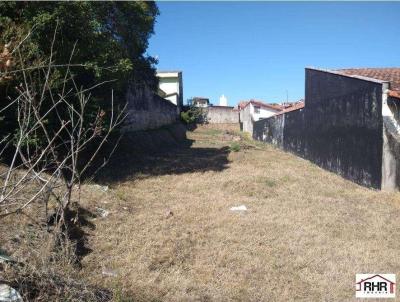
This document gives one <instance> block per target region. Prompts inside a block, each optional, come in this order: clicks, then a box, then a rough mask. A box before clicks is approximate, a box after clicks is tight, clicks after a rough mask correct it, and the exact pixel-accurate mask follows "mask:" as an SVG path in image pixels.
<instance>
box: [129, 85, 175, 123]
mask: <svg viewBox="0 0 400 302" xmlns="http://www.w3.org/2000/svg"><path fill="white" fill-rule="evenodd" d="M126 99H127V102H128V108H127V109H128V115H127V118H126V120H125V124H124V130H125V131H137V130H147V129H156V128H159V127H162V126H165V125H170V124H173V123H175V122H176V121H177V120H178V107H177V106H176V105H174V104H172V103H171V102H170V101H168V100H166V99H163V98H162V97H160V96H158V95H157V94H155V93H153V92H152V91H151V90H150V89H147V88H136V89H133V88H130V89H128V92H127V94H126Z"/></svg>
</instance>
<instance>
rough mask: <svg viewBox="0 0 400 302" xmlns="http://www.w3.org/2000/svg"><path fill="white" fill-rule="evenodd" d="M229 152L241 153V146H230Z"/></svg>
mask: <svg viewBox="0 0 400 302" xmlns="http://www.w3.org/2000/svg"><path fill="white" fill-rule="evenodd" d="M229 150H231V152H232V151H233V152H239V151H240V144H239V143H236V142H235V143H233V144H231V145H230V147H229Z"/></svg>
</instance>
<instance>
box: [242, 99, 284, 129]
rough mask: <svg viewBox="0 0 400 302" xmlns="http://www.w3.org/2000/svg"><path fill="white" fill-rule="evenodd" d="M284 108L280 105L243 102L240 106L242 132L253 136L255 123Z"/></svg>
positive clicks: (252, 101)
mask: <svg viewBox="0 0 400 302" xmlns="http://www.w3.org/2000/svg"><path fill="white" fill-rule="evenodd" d="M283 109H284V108H283V106H281V105H278V104H266V103H263V102H260V101H256V100H250V101H247V102H241V103H240V105H239V110H240V112H239V118H240V124H241V127H242V130H243V131H245V132H249V133H251V134H253V123H254V122H256V121H259V120H260V119H263V118H267V117H270V116H273V115H275V114H276V113H278V112H280V111H282V110H283Z"/></svg>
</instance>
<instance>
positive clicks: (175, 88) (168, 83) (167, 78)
mask: <svg viewBox="0 0 400 302" xmlns="http://www.w3.org/2000/svg"><path fill="white" fill-rule="evenodd" d="M157 77H158V78H159V88H160V89H161V90H162V91H164V92H165V93H166V94H167V95H170V94H173V95H171V96H166V97H165V99H167V100H169V101H170V102H172V103H173V104H175V105H177V106H180V103H181V102H182V101H183V96H182V89H183V87H182V75H181V72H157Z"/></svg>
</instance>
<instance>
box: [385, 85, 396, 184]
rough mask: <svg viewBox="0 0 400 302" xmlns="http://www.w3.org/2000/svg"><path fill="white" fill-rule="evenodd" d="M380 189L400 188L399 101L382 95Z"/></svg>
mask: <svg viewBox="0 0 400 302" xmlns="http://www.w3.org/2000/svg"><path fill="white" fill-rule="evenodd" d="M383 96H384V100H383V102H382V106H383V108H382V116H383V155H382V156H383V159H382V189H385V190H394V189H399V188H400V125H399V117H400V110H399V109H400V108H399V105H398V104H399V101H398V100H397V99H395V98H390V97H389V98H388V97H387V94H386V93H385V94H384V95H383Z"/></svg>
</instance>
